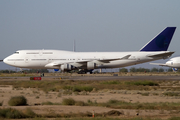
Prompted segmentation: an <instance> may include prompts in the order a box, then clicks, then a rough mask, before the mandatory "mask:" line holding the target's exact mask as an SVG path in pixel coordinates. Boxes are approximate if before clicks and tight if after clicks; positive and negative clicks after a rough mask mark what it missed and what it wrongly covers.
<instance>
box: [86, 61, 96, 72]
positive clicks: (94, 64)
mask: <svg viewBox="0 0 180 120" xmlns="http://www.w3.org/2000/svg"><path fill="white" fill-rule="evenodd" d="M95 68H96V63H94V62H87V69H88V70H90V69H95Z"/></svg>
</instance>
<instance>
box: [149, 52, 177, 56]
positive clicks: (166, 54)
mask: <svg viewBox="0 0 180 120" xmlns="http://www.w3.org/2000/svg"><path fill="white" fill-rule="evenodd" d="M173 53H174V52H166V53H161V54H153V55H152V54H151V55H147V56H148V57H170V56H171V55H172V54H173Z"/></svg>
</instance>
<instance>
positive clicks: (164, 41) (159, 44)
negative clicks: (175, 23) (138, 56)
mask: <svg viewBox="0 0 180 120" xmlns="http://www.w3.org/2000/svg"><path fill="white" fill-rule="evenodd" d="M175 30H176V27H167V28H165V29H164V30H163V31H162V32H160V33H159V34H158V35H157V36H155V37H154V38H153V39H152V40H150V41H149V42H148V43H147V44H146V45H145V46H143V47H142V48H141V49H140V51H167V49H168V47H169V44H170V42H171V39H172V37H173V34H174V32H175Z"/></svg>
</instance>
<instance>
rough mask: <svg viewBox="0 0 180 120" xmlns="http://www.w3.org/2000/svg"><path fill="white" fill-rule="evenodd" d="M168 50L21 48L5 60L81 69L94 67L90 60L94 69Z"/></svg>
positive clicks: (21, 64)
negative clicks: (84, 50)
mask: <svg viewBox="0 0 180 120" xmlns="http://www.w3.org/2000/svg"><path fill="white" fill-rule="evenodd" d="M167 52H169V51H158V52H140V51H137V52H71V51H61V50H19V51H16V52H15V53H14V54H12V55H10V56H8V57H7V58H5V59H4V60H3V61H4V62H5V63H6V64H8V65H11V66H14V67H19V68H37V69H62V65H64V64H71V65H73V66H74V67H76V68H81V69H90V68H93V67H88V65H89V64H88V63H89V62H93V63H96V65H95V67H94V69H95V68H120V67H126V66H130V65H136V64H140V63H145V62H149V61H154V60H158V59H164V58H167V57H169V56H155V57H149V56H151V55H156V54H163V53H167ZM127 55H129V57H128V58H123V57H124V56H127ZM121 58H122V59H121ZM103 60H104V61H103ZM106 60H107V61H106ZM63 69H64V68H63Z"/></svg>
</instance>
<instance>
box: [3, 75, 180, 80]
mask: <svg viewBox="0 0 180 120" xmlns="http://www.w3.org/2000/svg"><path fill="white" fill-rule="evenodd" d="M28 80H30V77H0V81H28ZM53 80H180V76H178V75H166V76H165V75H149V76H147V75H146V76H93V75H91V76H47V77H41V81H53Z"/></svg>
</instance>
